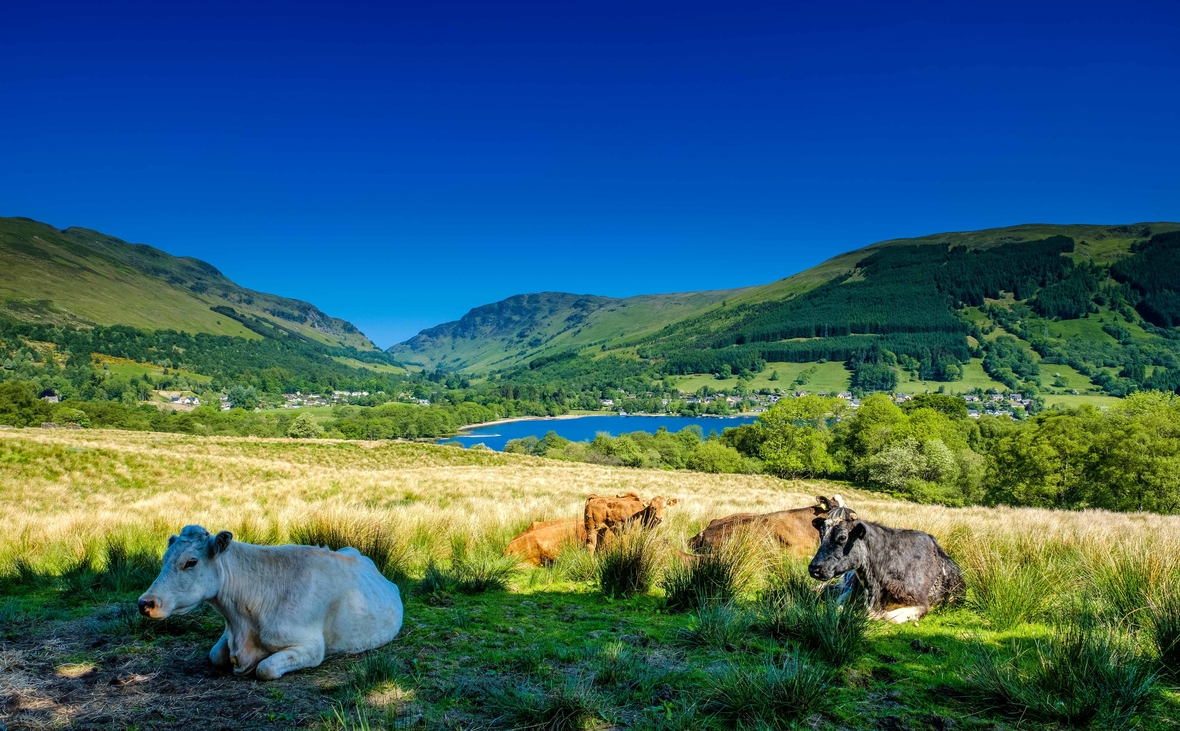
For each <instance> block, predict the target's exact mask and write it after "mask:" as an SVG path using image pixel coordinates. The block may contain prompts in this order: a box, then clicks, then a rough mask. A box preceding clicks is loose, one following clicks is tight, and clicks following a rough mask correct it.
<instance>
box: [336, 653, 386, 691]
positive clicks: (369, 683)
mask: <svg viewBox="0 0 1180 731" xmlns="http://www.w3.org/2000/svg"><path fill="white" fill-rule="evenodd" d="M397 673H398V667H397V660H396V659H395V658H394V657H393V656H392V655H390V654H389V653H386V652H370V653H367V654H366V655H365V656H364V657H363V658H361V660H360V662H358V663H356V664H355V665H353V668H352V675H351V676H350V677H349V679H348V688H349V690H350V691H351V692H352V693H353V694H358V695H359V694H364V693H368V692H369V691H370V690H372V689H373V688H376V687H377V686H379V685H382V684H384V683H388V682H389V681H391V680H393V679H394V678H395V677H396V676H397Z"/></svg>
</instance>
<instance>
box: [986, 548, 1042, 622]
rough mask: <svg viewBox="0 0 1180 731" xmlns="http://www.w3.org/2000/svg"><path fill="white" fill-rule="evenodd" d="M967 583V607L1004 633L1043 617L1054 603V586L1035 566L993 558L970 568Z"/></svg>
mask: <svg viewBox="0 0 1180 731" xmlns="http://www.w3.org/2000/svg"><path fill="white" fill-rule="evenodd" d="M967 584H968V588H969V591H968V593H967V606H968V607H970V608H971V609H973V610H975V611H976V612H978V613H979V614H981V615H983V617H984V618H985V619H986V620H987V623H988V625H989V626H991V628H992V629H994V630H998V631H1001V632H1002V631H1005V630H1009V629H1012V628H1013V627H1015V626H1017V625H1020V624H1023V623H1025V622H1033V621H1036V620H1038V619H1041V618H1043V617H1044V616H1045V613H1046V612H1047V611H1048V609H1049V606H1050V604H1051V602H1052V600H1053V594H1052V592H1053V584H1052V582H1050V581H1047V580H1045V577H1044V576H1043V575H1042V574H1041V572H1040V571H1039V570H1038V569H1037V567H1036V566H1030V565H1028V564H1024V563H1017V562H1014V561H1002V560H999V559H998V558H997V557H994V556H993V557H991V558H990V559H989V560H981V561H975V562H973V565H970V566H969V567H968V570H967Z"/></svg>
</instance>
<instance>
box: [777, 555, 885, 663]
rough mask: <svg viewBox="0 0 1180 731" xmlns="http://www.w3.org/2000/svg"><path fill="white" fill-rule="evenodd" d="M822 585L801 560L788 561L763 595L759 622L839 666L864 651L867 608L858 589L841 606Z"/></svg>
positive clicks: (782, 637)
mask: <svg viewBox="0 0 1180 731" xmlns="http://www.w3.org/2000/svg"><path fill="white" fill-rule="evenodd" d="M818 588H819V587H818V586H817V585H816V584H815V582H814V581H812V580H811V579H810V577H808V576H807V573H806V570H805V569H804V568H803V566H802V565H801V564H795V563H793V562H792V563H788V564H785V565H784V566H783V568H782V569H781V570H780V572H779V573H778V574H777V575H776V576H775V577H773V579H772V580H771V583H770V586H769V587H768V589H767V591H766V592H765V593H764V594H763V597H762V606H761V611H760V617H759V620H758V626H759V627H760V628H761V629H762V630H763V631H764V632H766V633H767V634H769V635H770V636H771V637H774V638H776V639H793V640H796V641H798V642H799V643H800V644H801V645H803V646H804V647H805V648H807V649H809V650H812V651H814V652H815V653H816V654H817V655H818V656H819V657H820V658H822V659H823V660H825V661H826V662H828V663H829V664H831V665H833V666H835V667H839V666H842V665H846V664H847V663H850V662H852V661H853V660H855V659H856V658H858V657H860V656H861V655H862V654H864V651H865V649H866V645H867V642H866V639H865V633H866V632H867V631H868V623H869V619H868V610H867V608H866V607H865V603H864V600H863V598H862V595H861V594H860V593H859V592H858V593H856V594H854V595H852V596H851V597H849V598H848V599H847V601H846V602H845V603H844V605H843V606H840V605H839V604H838V603H837V600H838V597H837V596H835V595H834V593H832V592H821V591H817V589H818Z"/></svg>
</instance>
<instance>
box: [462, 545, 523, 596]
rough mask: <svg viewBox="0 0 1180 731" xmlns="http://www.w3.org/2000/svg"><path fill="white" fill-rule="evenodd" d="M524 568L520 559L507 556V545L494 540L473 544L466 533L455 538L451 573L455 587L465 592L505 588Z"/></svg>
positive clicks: (475, 592)
mask: <svg viewBox="0 0 1180 731" xmlns="http://www.w3.org/2000/svg"><path fill="white" fill-rule="evenodd" d="M519 571H520V559H518V558H517V557H515V556H505V555H504V552H503V548H502V547H500V548H499V549H497V548H496V547H495V546H494V545H492V544H491V543H486V542H484V543H477V544H474V545H473V544H471V543H470V542H469V541H468V540H467V538H466V537H465V536H456V537H454V538H453V539H452V541H451V576H452V577H453V580H454V586H455V588H456V589H458V590H459V591H461V592H463V593H465V594H480V593H483V592H485V591H504V590H506V589H507V588H508V585H509V582H511V580H512V577H514V576H515V575H516V574H517V573H519Z"/></svg>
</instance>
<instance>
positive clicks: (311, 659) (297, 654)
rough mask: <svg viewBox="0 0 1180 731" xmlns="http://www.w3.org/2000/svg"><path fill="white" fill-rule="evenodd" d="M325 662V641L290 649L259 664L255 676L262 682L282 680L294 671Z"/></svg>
mask: <svg viewBox="0 0 1180 731" xmlns="http://www.w3.org/2000/svg"><path fill="white" fill-rule="evenodd" d="M323 661H324V641H323V640H322V639H321V640H320V641H319V642H317V643H315V644H307V645H296V646H295V647H288V648H287V649H285V650H281V651H279V652H276V653H275V654H273V655H271V656H270V657H268V658H266V659H265V660H263V661H262V662H260V663H258V667H257V668H255V669H254V674H255V675H257V676H258V678H259V679H261V680H274V679H276V678H281V677H282V676H284V675H286V674H287V673H289V672H291V671H292V670H299V669H300V668H314V667H315V666H316V665H319V664H320V663H322V662H323Z"/></svg>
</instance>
